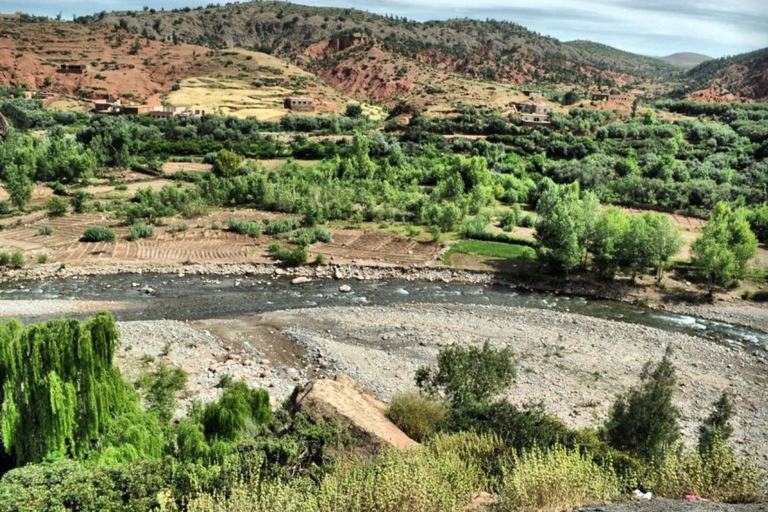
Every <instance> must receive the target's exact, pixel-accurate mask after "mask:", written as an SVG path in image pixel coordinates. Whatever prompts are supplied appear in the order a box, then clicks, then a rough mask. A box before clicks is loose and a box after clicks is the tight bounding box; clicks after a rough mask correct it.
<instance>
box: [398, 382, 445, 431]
mask: <svg viewBox="0 0 768 512" xmlns="http://www.w3.org/2000/svg"><path fill="white" fill-rule="evenodd" d="M447 415H448V410H447V409H446V407H445V405H443V404H442V403H441V402H439V401H437V400H434V399H432V398H429V397H426V396H424V395H422V394H421V393H418V392H406V393H398V394H396V395H395V396H393V397H392V402H391V403H390V405H389V410H388V411H387V416H389V419H391V420H392V422H393V423H394V424H395V425H397V426H398V427H399V428H400V430H402V431H403V432H405V434H406V435H407V436H408V437H410V438H411V439H413V440H414V441H418V442H422V441H423V440H424V439H425V438H427V437H428V436H430V435H432V434H433V433H434V432H435V431H436V430H437V428H438V426H439V425H440V424H441V423H442V422H443V421H445V418H446V416H447Z"/></svg>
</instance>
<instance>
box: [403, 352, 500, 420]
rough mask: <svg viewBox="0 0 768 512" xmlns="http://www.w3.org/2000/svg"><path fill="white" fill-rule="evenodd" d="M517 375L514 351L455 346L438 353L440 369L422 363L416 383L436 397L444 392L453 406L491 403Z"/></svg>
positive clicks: (438, 366) (417, 373) (417, 372)
mask: <svg viewBox="0 0 768 512" xmlns="http://www.w3.org/2000/svg"><path fill="white" fill-rule="evenodd" d="M514 377H515V363H514V361H513V359H512V351H511V350H510V349H509V348H508V347H505V348H503V349H494V348H491V346H490V345H489V344H488V342H486V343H485V344H484V345H483V348H482V349H479V348H477V347H470V348H468V349H467V348H464V347H451V348H447V349H444V350H441V351H440V353H439V354H438V355H437V368H434V367H425V366H422V367H420V368H419V369H418V370H417V371H416V385H417V386H418V387H419V388H420V389H423V390H424V391H425V392H427V393H428V394H430V395H432V396H436V395H438V394H442V395H443V396H444V397H445V398H447V399H448V400H449V401H450V402H451V404H452V405H454V406H456V407H458V406H461V405H467V404H473V403H487V402H489V401H490V400H491V399H492V398H493V397H494V395H496V394H498V393H500V392H501V391H503V390H504V389H506V388H507V387H509V385H510V383H511V381H512V379H513V378H514Z"/></svg>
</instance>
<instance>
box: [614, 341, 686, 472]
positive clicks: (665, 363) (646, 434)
mask: <svg viewBox="0 0 768 512" xmlns="http://www.w3.org/2000/svg"><path fill="white" fill-rule="evenodd" d="M671 357H672V352H671V349H670V348H669V347H668V348H667V351H666V353H665V354H664V357H663V358H662V360H661V361H660V362H659V364H658V365H656V366H652V365H651V363H650V361H649V362H647V363H646V364H645V366H644V368H643V372H642V374H641V376H640V378H641V384H640V386H638V387H633V388H632V389H630V390H629V392H628V393H627V394H626V395H625V396H621V397H619V398H618V399H617V400H616V402H615V403H614V404H613V407H612V409H611V415H610V417H609V419H608V421H607V422H606V424H605V433H606V437H607V440H608V442H609V443H610V444H611V446H613V447H614V448H616V449H617V450H621V451H626V452H629V453H632V454H634V455H637V456H638V457H640V458H642V459H645V460H650V459H652V458H653V457H657V458H658V457H659V456H660V455H661V453H662V452H663V451H664V450H665V449H666V448H669V447H671V446H672V445H673V444H674V442H675V441H676V440H677V439H678V438H679V437H680V426H679V424H678V418H679V417H680V411H679V410H678V409H677V407H675V405H674V404H673V401H672V397H673V394H674V390H675V383H676V381H677V379H676V377H675V368H674V366H673V365H672V360H671Z"/></svg>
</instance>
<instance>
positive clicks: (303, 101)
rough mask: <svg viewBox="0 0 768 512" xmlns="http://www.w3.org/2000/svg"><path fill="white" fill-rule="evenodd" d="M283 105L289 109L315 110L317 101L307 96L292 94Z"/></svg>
mask: <svg viewBox="0 0 768 512" xmlns="http://www.w3.org/2000/svg"><path fill="white" fill-rule="evenodd" d="M283 107H285V108H287V109H288V110H300V111H312V110H315V101H314V100H313V99H312V98H308V97H306V96H290V97H288V98H286V99H285V101H284V102H283Z"/></svg>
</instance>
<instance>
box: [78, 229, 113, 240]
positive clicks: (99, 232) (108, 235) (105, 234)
mask: <svg viewBox="0 0 768 512" xmlns="http://www.w3.org/2000/svg"><path fill="white" fill-rule="evenodd" d="M116 239H117V236H116V235H115V232H114V231H112V230H111V229H109V228H108V227H105V226H91V227H90V228H87V229H86V230H85V231H83V236H82V237H81V240H82V241H83V242H114V241H115V240H116Z"/></svg>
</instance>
